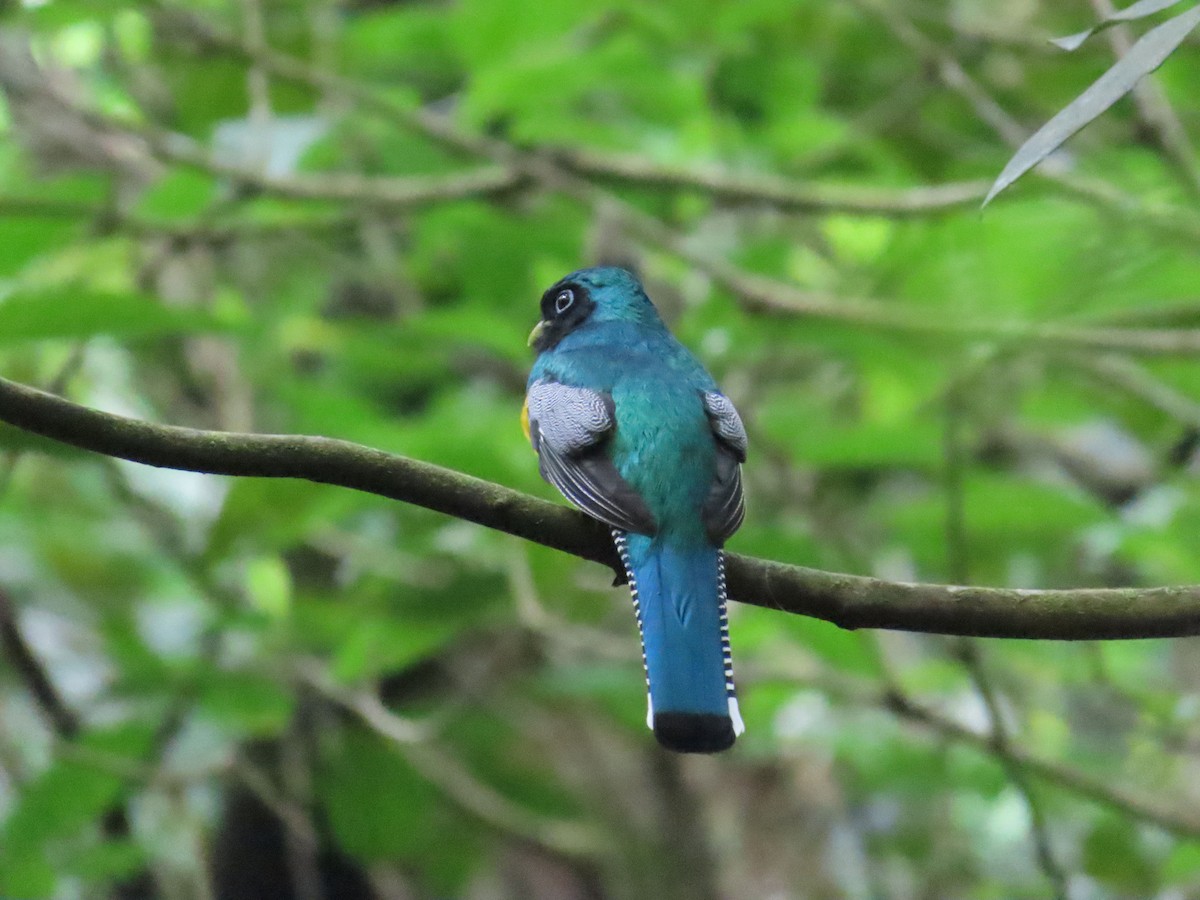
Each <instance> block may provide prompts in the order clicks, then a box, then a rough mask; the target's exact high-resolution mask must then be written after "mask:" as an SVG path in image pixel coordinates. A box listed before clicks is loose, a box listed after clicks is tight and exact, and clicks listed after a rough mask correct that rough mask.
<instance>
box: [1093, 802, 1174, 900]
mask: <svg viewBox="0 0 1200 900" xmlns="http://www.w3.org/2000/svg"><path fill="white" fill-rule="evenodd" d="M1083 868H1084V871H1085V872H1087V874H1088V875H1090V876H1092V877H1093V878H1095V879H1097V880H1098V881H1102V882H1104V883H1105V884H1108V885H1110V886H1112V887H1114V888H1116V889H1118V890H1119V891H1121V892H1122V893H1126V894H1130V895H1132V896H1135V897H1149V896H1150V895H1151V894H1153V893H1154V891H1155V888H1156V887H1157V885H1158V875H1157V871H1156V868H1155V866H1154V864H1153V862H1151V860H1149V859H1148V858H1147V855H1146V848H1145V847H1144V846H1143V845H1142V841H1141V838H1140V836H1139V834H1138V831H1137V828H1136V826H1135V825H1134V824H1133V823H1132V822H1131V821H1129V820H1128V819H1119V818H1116V817H1115V816H1108V817H1106V818H1105V819H1104V820H1103V821H1101V822H1100V823H1099V824H1098V825H1096V827H1095V828H1093V829H1092V831H1091V833H1090V834H1088V836H1087V838H1086V839H1085V840H1084V842H1083Z"/></svg>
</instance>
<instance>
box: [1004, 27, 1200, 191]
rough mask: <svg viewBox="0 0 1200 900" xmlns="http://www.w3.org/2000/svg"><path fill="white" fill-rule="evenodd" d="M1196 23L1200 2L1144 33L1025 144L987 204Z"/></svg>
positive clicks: (1098, 111)
mask: <svg viewBox="0 0 1200 900" xmlns="http://www.w3.org/2000/svg"><path fill="white" fill-rule="evenodd" d="M1197 25H1200V6H1197V7H1195V8H1193V9H1190V10H1188V11H1187V12H1184V13H1180V14H1179V15H1177V16H1175V17H1174V18H1171V19H1168V20H1167V21H1165V22H1163V23H1162V24H1161V25H1159V26H1157V27H1156V28H1153V29H1151V30H1150V31H1148V32H1146V33H1145V34H1144V35H1142V37H1141V38H1140V39H1139V40H1138V42H1137V43H1136V44H1134V45H1133V46H1132V47H1131V48H1130V49H1129V52H1128V53H1126V54H1125V55H1124V56H1123V57H1122V58H1121V60H1120V61H1119V62H1118V63H1117V64H1116V65H1114V66H1113V67H1112V68H1111V69H1109V70H1108V71H1107V72H1105V73H1104V74H1103V75H1101V76H1100V78H1099V79H1097V80H1096V81H1095V82H1094V83H1093V84H1092V85H1091V87H1089V88H1088V89H1087V90H1086V91H1084V92H1083V93H1082V94H1080V95H1079V96H1078V97H1076V98H1075V99H1074V100H1073V101H1071V103H1069V104H1068V105H1067V106H1066V108H1064V109H1063V110H1062V111H1061V112H1059V113H1058V115H1056V116H1055V117H1054V118H1052V119H1051V120H1050V121H1049V122H1047V123H1046V124H1045V125H1043V126H1042V127H1041V128H1039V129H1038V130H1037V131H1036V132H1035V133H1034V135H1033V136H1032V137H1031V138H1029V140H1027V141H1026V142H1025V143H1024V144H1022V145H1021V147H1020V148H1019V149H1018V150H1017V152H1016V153H1015V154H1013V158H1012V159H1010V160H1009V161H1008V165H1006V166H1005V167H1004V169H1003V171H1001V172H1000V175H999V176H998V177H997V178H996V181H995V183H994V184H993V185H992V187H991V189H990V190H989V191H988V193H987V196H986V197H984V199H983V204H982V205H983V206H987V205H988V203H990V202H991V200H992V198H993V197H995V196H996V195H997V194H999V193H1000V192H1001V191H1002V190H1004V189H1005V188H1006V187H1008V186H1009V185H1010V184H1012V183H1013V182H1014V181H1016V180H1017V179H1018V178H1020V177H1021V176H1022V175H1024V174H1025V173H1026V172H1028V171H1029V170H1030V169H1032V168H1033V167H1034V166H1036V165H1037V164H1038V163H1040V162H1041V161H1042V160H1043V159H1045V158H1046V157H1047V156H1049V155H1050V154H1051V153H1053V152H1054V151H1055V150H1056V149H1058V147H1059V146H1060V145H1061V144H1062V143H1063V142H1064V141H1065V140H1066V139H1067V138H1069V137H1070V136H1071V135H1073V134H1074V133H1075V132H1077V131H1079V129H1081V128H1083V127H1084V126H1085V125H1087V124H1089V123H1090V122H1091V121H1092V120H1093V119H1095V118H1096V117H1097V116H1099V115H1100V114H1101V113H1103V112H1104V111H1105V110H1106V109H1108V108H1109V107H1110V106H1112V105H1113V104H1114V103H1116V102H1117V101H1118V100H1120V99H1121V98H1122V97H1124V96H1125V95H1126V94H1127V93H1129V91H1131V90H1132V89H1133V86H1134V85H1135V84H1137V83H1138V82H1139V81H1140V80H1141V79H1142V78H1143V77H1145V76H1146V75H1149V74H1150V73H1151V72H1153V71H1154V70H1155V69H1157V68H1158V67H1159V66H1161V65H1162V64H1163V63H1164V62H1165V61H1166V59H1167V57H1168V56H1170V55H1171V54H1172V53H1173V52H1174V51H1175V49H1176V48H1177V47H1178V46H1179V45H1180V44H1182V43H1183V41H1184V40H1185V39H1186V38H1187V36H1188V35H1189V34H1191V33H1192V30H1193V29H1195V27H1196V26H1197Z"/></svg>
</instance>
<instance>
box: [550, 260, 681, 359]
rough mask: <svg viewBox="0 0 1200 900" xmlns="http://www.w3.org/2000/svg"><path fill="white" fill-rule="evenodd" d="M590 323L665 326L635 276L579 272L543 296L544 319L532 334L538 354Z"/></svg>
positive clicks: (604, 270)
mask: <svg viewBox="0 0 1200 900" xmlns="http://www.w3.org/2000/svg"><path fill="white" fill-rule="evenodd" d="M590 322H638V323H641V324H645V325H655V326H658V327H662V320H661V319H660V318H659V317H658V311H657V310H656V309H655V308H654V304H653V303H651V302H650V298H649V297H647V296H646V292H645V291H644V290H643V289H642V285H641V283H640V282H639V281H638V280H637V278H635V277H634V275H633V273H631V272H629V271H627V270H625V269H621V268H618V267H616V266H597V267H596V268H592V269H580V270H579V271H578V272H572V273H571V274H570V275H568V276H567V277H565V278H562V279H560V280H559V281H557V282H555V283H554V284H553V285H551V287H550V288H549V289H548V290H547V291H546V292H545V293H544V294H542V318H541V321H540V322H538V323H537V325H535V326H534V328H533V331H532V332H531V333H530V335H529V346H531V347H533V348H534V349H535V350H537V351H538V352H539V353H541V352H543V351H545V350H550V349H553V348H554V347H555V346H556V345H557V344H558V342H559V341H561V340H562V339H563V338H565V337H566V336H567V335H568V334H570V333H571V332H572V331H575V329H577V328H579V327H581V326H583V325H584V324H585V323H590Z"/></svg>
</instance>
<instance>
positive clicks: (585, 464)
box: [523, 381, 658, 534]
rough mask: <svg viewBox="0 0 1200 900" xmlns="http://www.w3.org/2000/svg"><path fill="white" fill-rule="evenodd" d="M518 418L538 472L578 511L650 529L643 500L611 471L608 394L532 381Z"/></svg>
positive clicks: (653, 527) (650, 516) (611, 420)
mask: <svg viewBox="0 0 1200 900" xmlns="http://www.w3.org/2000/svg"><path fill="white" fill-rule="evenodd" d="M523 417H524V421H526V422H527V424H528V434H529V440H530V442H531V443H532V444H533V449H534V450H536V451H537V455H538V469H539V471H541V473H542V477H543V478H545V479H546V480H547V481H548V482H550V483H551V484H552V485H554V486H555V487H556V488H558V489H559V490H560V491H562V493H563V496H564V497H566V498H567V499H568V500H570V501H571V502H572V503H574V504H575V505H576V506H578V507H579V508H580V509H582V510H583V511H584V512H586V513H588V514H589V515H591V516H594V517H595V518H597V519H599V520H600V521H601V522H604V523H605V524H606V525H609V526H610V527H612V528H618V529H620V530H621V531H632V532H636V533H638V534H654V533H655V531H657V530H658V526H657V524H656V523H655V521H654V516H653V514H652V513H651V512H650V510H649V508H648V507H647V506H646V502H645V501H644V500H643V499H642V498H641V496H640V495H639V494H638V493H637V491H635V490H634V489H633V487H632V486H631V485H630V484H629V482H627V481H626V480H625V479H624V478H622V477H621V474H620V473H619V472H618V471H617V468H616V466H615V465H613V462H612V459H610V458H609V455H608V453H607V452H606V451H605V447H604V444H605V442H606V441H607V440H608V438H609V437H610V436H611V434H612V432H613V429H614V428H615V427H616V419H615V417H614V414H613V400H612V397H610V396H609V395H608V394H603V393H600V392H598V391H593V390H589V389H588V388H581V387H572V386H570V385H565V384H559V383H558V382H555V381H535V382H534V383H533V384H531V385H530V386H529V390H528V392H527V393H526V395H525V411H524V414H523Z"/></svg>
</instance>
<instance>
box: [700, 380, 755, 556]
mask: <svg viewBox="0 0 1200 900" xmlns="http://www.w3.org/2000/svg"><path fill="white" fill-rule="evenodd" d="M703 399H704V411H705V412H706V413H707V414H708V422H709V425H711V426H712V430H713V436H714V437H715V438H716V439H717V470H716V474H715V476H714V478H713V483H712V487H711V488H710V489H709V492H708V497H707V499H706V500H705V501H704V511H703V515H704V528H705V530H706V531H707V532H708V537H709V540H711V541H712V542H713V543H714V544H716V545H717V546H718V547H720V546H722V545H723V544H724V543H725V541H727V540H728V539H729V537H730V535H732V534H733V533H734V532H735V531H737V530H738V528H739V527H740V526H741V524H742V519H744V518H745V517H746V502H745V499H744V497H743V495H742V463H743V462H745V461H746V446H747V443H748V442H747V440H746V428H745V426H744V425H742V417H741V416H739V415H738V412H737V410H736V409H734V406H733V404H732V403H731V402H730V400H729V398H728V397H726V396H725V395H724V394H719V393H717V392H716V391H706V392H705V393H704V397H703Z"/></svg>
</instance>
